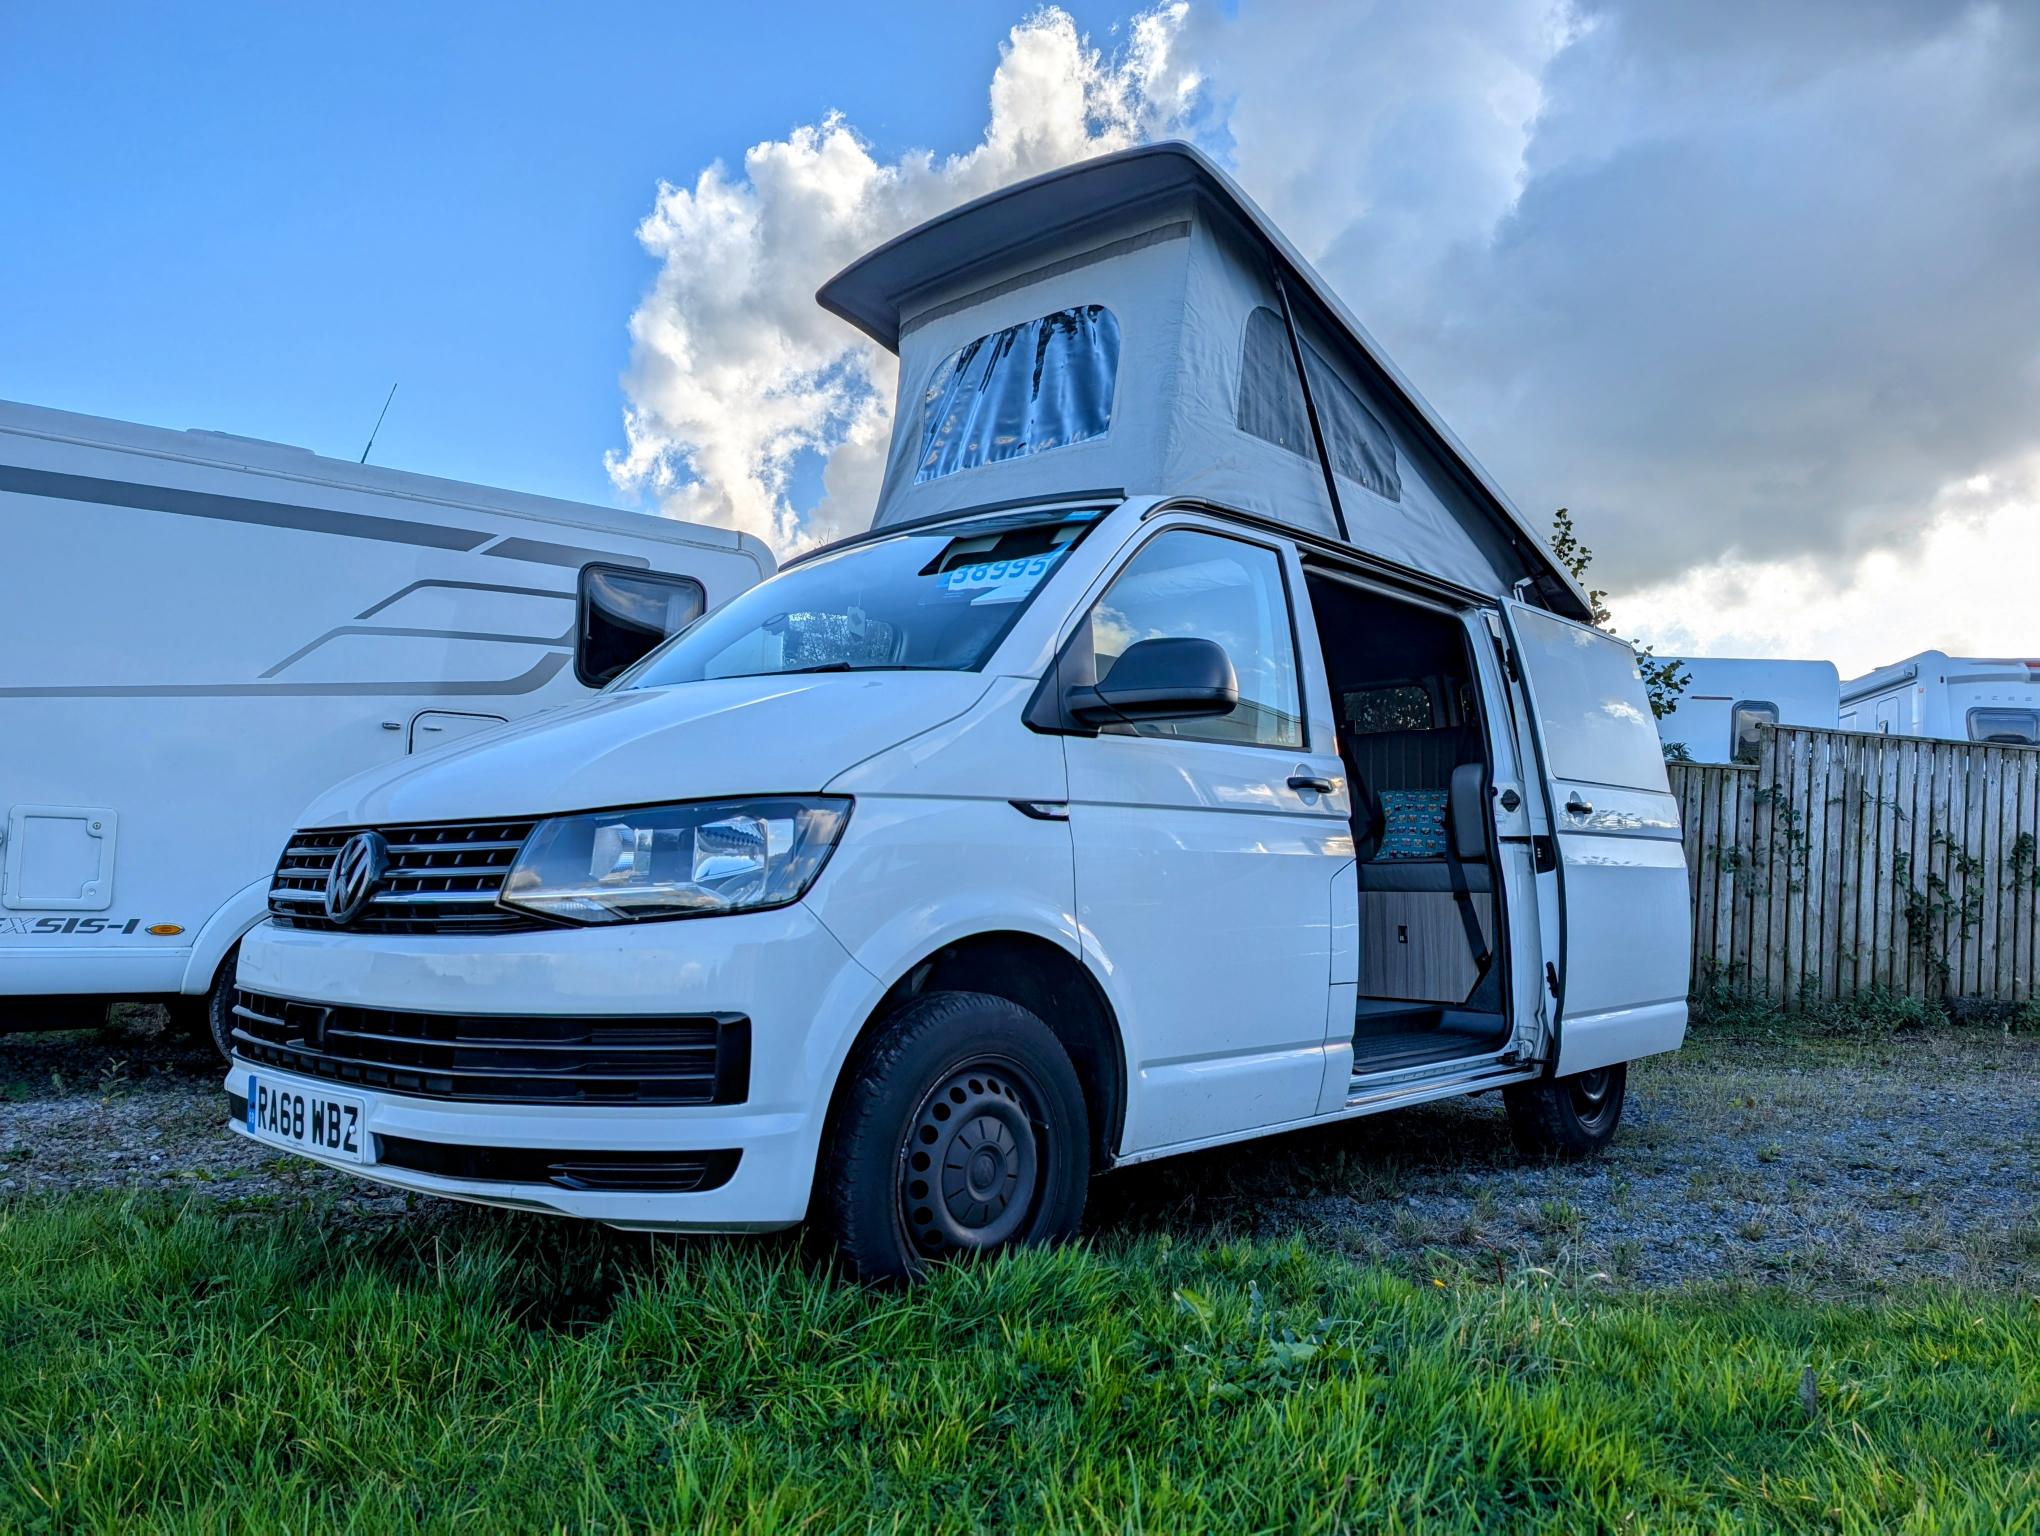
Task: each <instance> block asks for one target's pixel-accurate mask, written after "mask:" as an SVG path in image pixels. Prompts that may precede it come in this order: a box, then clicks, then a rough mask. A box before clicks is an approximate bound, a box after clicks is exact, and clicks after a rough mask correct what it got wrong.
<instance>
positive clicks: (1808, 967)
mask: <svg viewBox="0 0 2040 1536" xmlns="http://www.w3.org/2000/svg"><path fill="white" fill-rule="evenodd" d="M1667 766H1668V767H1669V769H1670V771H1671V781H1672V793H1673V794H1674V795H1676V796H1677V797H1678V799H1679V804H1680V811H1681V814H1682V817H1683V820H1684V825H1685V837H1686V865H1687V873H1688V878H1689V879H1690V881H1691V884H1692V896H1693V986H1694V990H1695V991H1696V992H1697V991H1700V990H1701V989H1703V988H1706V987H1709V986H1713V985H1717V984H1721V985H1727V986H1731V987H1734V988H1737V989H1739V990H1746V991H1748V992H1750V993H1752V994H1754V995H1757V996H1760V997H1765V998H1768V999H1770V1000H1771V1001H1773V1002H1775V1003H1778V1004H1781V1005H1782V1006H1784V1007H1787V1008H1793V1007H1798V1006H1800V1005H1802V1004H1805V1003H1813V1002H1821V1001H1828V1000H1833V999H1839V998H1849V997H1853V996H1856V995H1857V994H1860V993H1864V992H1868V991H1871V990H1873V989H1881V990H1884V991H1888V992H1892V993H1897V994H1902V995H1905V996H1909V997H1915V998H1921V999H1955V998H1978V999H1985V1000H1989V1001H1992V1002H2000V1003H2020V1002H2025V1001H2027V1000H2029V999H2031V998H2033V997H2035V996H2036V995H2040V991H2036V986H2035V973H2036V969H2040V956H2036V952H2035V946H2036V942H2040V867H2036V860H2035V853H2034V844H2035V838H2036V837H2040V750H2035V749H2032V748H2027V747H1991V746H1972V745H1970V744H1969V743H1967V742H1959V741H1922V740H1918V739H1915V738H1911V737H1903V736H1874V735H1866V734H1863V733H1859V732H1855V731H1819V730H1805V729H1801V728H1798V727H1781V728H1779V729H1777V730H1766V731H1764V732H1763V733H1762V740H1761V744H1760V746H1759V749H1758V761H1757V763H1756V765H1755V766H1754V767H1737V766H1716V765H1712V764H1699V763H1672V764H1668V765H1667Z"/></svg>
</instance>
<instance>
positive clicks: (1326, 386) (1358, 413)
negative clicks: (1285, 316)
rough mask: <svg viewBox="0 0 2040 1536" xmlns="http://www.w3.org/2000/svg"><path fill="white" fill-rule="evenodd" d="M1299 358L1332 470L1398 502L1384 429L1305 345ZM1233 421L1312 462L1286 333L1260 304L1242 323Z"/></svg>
mask: <svg viewBox="0 0 2040 1536" xmlns="http://www.w3.org/2000/svg"><path fill="white" fill-rule="evenodd" d="M1303 358H1304V368H1305V370H1306V371H1307V372H1308V373H1309V375H1310V396H1311V401H1312V403H1313V404H1315V405H1316V406H1317V410H1318V424H1319V425H1320V426H1321V427H1323V428H1324V433H1325V446H1326V448H1327V449H1328V450H1329V451H1330V453H1331V456H1332V468H1333V469H1335V470H1336V471H1337V472H1338V473H1339V474H1341V475H1343V476H1344V477H1345V478H1346V479H1348V480H1351V481H1352V482H1353V483H1354V484H1356V485H1363V486H1365V487H1366V488H1367V489H1368V490H1370V491H1372V492H1374V494H1375V495H1377V496H1385V497H1387V498H1388V499H1389V500H1390V501H1401V500H1402V472H1401V470H1400V468H1399V467H1398V466H1397V463H1396V455H1395V442H1394V440H1393V439H1392V438H1390V437H1389V435H1388V429H1387V428H1386V427H1384V426H1383V425H1382V424H1381V422H1380V420H1379V418H1377V417H1376V416H1375V414H1374V413H1373V412H1372V411H1370V410H1368V409H1367V407H1366V406H1365V405H1364V404H1362V403H1361V400H1360V397H1359V396H1358V395H1357V394H1355V393H1354V392H1353V389H1352V386H1351V385H1349V384H1347V382H1346V381H1345V380H1344V379H1343V378H1341V377H1340V376H1339V374H1338V373H1337V372H1336V371H1335V370H1334V369H1333V368H1332V366H1331V364H1329V363H1327V362H1326V361H1325V360H1324V358H1323V357H1322V356H1321V355H1320V354H1319V352H1318V350H1317V348H1315V347H1313V346H1312V345H1311V344H1310V343H1309V342H1308V341H1306V342H1304V344H1303ZM1234 421H1235V423H1236V424H1237V425H1238V427H1239V429H1240V430H1241V431H1242V432H1247V433H1251V434H1252V435H1253V436H1255V437H1258V438H1260V439H1262V440H1263V441H1264V442H1270V443H1273V444H1275V445H1276V446H1277V447H1278V448H1287V449H1288V450H1289V451H1290V452H1291V453H1294V454H1297V455H1299V456H1301V457H1303V458H1306V459H1315V458H1316V457H1317V448H1316V445H1315V444H1313V443H1312V442H1311V437H1310V417H1309V415H1308V414H1307V413H1306V412H1305V410H1304V407H1303V391H1302V390H1301V389H1299V388H1298V387H1297V383H1296V358H1295V354H1294V353H1292V352H1291V351H1290V350H1289V328H1288V327H1287V326H1285V325H1284V324H1283V323H1282V317H1281V316H1280V315H1278V314H1277V313H1275V311H1274V310H1272V309H1270V308H1268V307H1267V306H1266V305H1265V304H1264V305H1261V306H1260V307H1258V308H1257V309H1255V310H1254V311H1253V312H1252V313H1251V314H1249V315H1248V316H1247V332H1246V336H1245V338H1244V340H1243V341H1242V342H1241V343H1240V397H1239V405H1238V408H1237V410H1236V412H1235V416H1234Z"/></svg>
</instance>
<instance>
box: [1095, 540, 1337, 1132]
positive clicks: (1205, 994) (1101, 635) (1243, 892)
mask: <svg viewBox="0 0 2040 1536" xmlns="http://www.w3.org/2000/svg"><path fill="white" fill-rule="evenodd" d="M1301 588H1302V581H1301V576H1300V573H1299V572H1298V571H1297V569H1296V565H1295V555H1294V553H1293V552H1292V551H1290V550H1289V549H1287V548H1286V547H1283V546H1280V545H1277V544H1275V543H1273V542H1265V543H1264V542H1261V541H1258V540H1253V539H1249V538H1242V537H1236V536H1234V535H1232V534H1230V533H1225V534H1220V533H1215V532H1207V531H1205V530H1204V529H1202V528H1197V527H1185V526H1175V527H1165V528H1163V529H1162V530H1161V531H1159V532H1157V533H1155V534H1153V535H1152V536H1151V537H1149V538H1148V539H1147V540H1146V542H1144V543H1143V544H1142V545H1141V546H1140V547H1139V548H1138V549H1136V550H1135V551H1134V553H1133V555H1132V556H1131V558H1129V559H1128V560H1127V561H1126V562H1125V564H1124V565H1123V566H1121V568H1120V569H1119V571H1118V573H1117V574H1116V575H1115V576H1114V577H1113V578H1112V580H1111V583H1110V585H1109V586H1108V587H1107V588H1106V589H1105V591H1104V593H1103V594H1102V595H1101V596H1100V597H1099V598H1098V599H1097V600H1096V601H1095V602H1094V603H1093V604H1092V605H1091V607H1090V609H1089V610H1088V611H1087V612H1086V613H1085V614H1084V615H1083V616H1082V617H1081V618H1080V619H1079V620H1078V623H1077V627H1076V631H1075V633H1074V634H1073V635H1072V636H1071V638H1070V642H1069V644H1068V646H1067V647H1066V648H1065V650H1064V653H1063V654H1064V668H1063V673H1062V678H1063V681H1064V682H1065V683H1068V682H1069V681H1077V682H1091V681H1103V680H1104V678H1105V677H1107V676H1109V674H1110V671H1111V667H1112V664H1113V662H1114V661H1116V660H1117V658H1118V657H1119V656H1120V654H1121V653H1123V652H1124V651H1125V650H1126V648H1127V647H1128V646H1130V645H1132V644H1133V643H1134V642H1135V641H1138V640H1145V639H1152V638H1156V637H1162V636H1196V637H1201V638H1204V639H1208V640H1212V641H1215V642H1217V643H1218V644H1219V645H1221V646H1222V647H1223V648H1224V649H1225V651H1226V653H1227V655H1228V656H1229V657H1230V658H1231V660H1232V664H1233V668H1234V671H1235V673H1236V674H1237V676H1238V679H1239V694H1240V701H1239V703H1238V704H1237V705H1236V706H1235V707H1234V709H1233V710H1232V712H1231V713H1230V714H1227V715H1223V716H1219V717H1216V718H1206V719H1198V720H1178V721H1165V722H1146V723H1142V724H1139V725H1116V726H1107V727H1103V728H1101V729H1100V730H1099V731H1098V733H1097V734H1096V735H1071V736H1067V737H1065V738H1064V740H1065V752H1066V756H1067V761H1068V765H1069V814H1070V830H1071V834H1072V841H1073V843H1074V847H1075V861H1076V897H1077V919H1078V925H1079V928H1080V931H1081V933H1082V940H1083V945H1084V951H1085V957H1086V959H1087V960H1088V961H1089V962H1090V963H1091V965H1092V966H1094V967H1095V968H1096V969H1097V970H1098V972H1099V973H1100V974H1101V975H1103V976H1106V977H1108V978H1109V979H1110V982H1111V989H1112V992H1113V994H1114V1003H1115V1006H1116V1008H1117V1009H1118V1011H1119V1018H1120V1024H1121V1027H1122V1030H1123V1032H1124V1034H1125V1037H1126V1046H1127V1057H1128V1061H1127V1066H1128V1069H1129V1074H1130V1077H1131V1083H1130V1089H1131V1092H1130V1094H1129V1105H1128V1114H1127V1131H1126V1149H1127V1150H1129V1151H1138V1150H1144V1149H1149V1148H1156V1147H1163V1146H1169V1145H1174V1144H1178V1143H1183V1142H1194V1141H1200V1140H1205V1139H1209V1138H1214V1137H1222V1136H1225V1135H1227V1134H1230V1133H1236V1132H1240V1131H1246V1130H1252V1129H1254V1128H1257V1127H1262V1126H1269V1125H1276V1124H1280V1123H1283V1122H1286V1121H1293V1120H1301V1119H1304V1118H1306V1117H1308V1116H1310V1115H1312V1114H1314V1113H1316V1111H1317V1107H1318V1098H1319V1090H1320V1087H1321V1085H1322V1083H1323V1079H1324V1070H1325V1059H1326V1048H1327V1047H1326V1039H1325V1035H1326V1030H1325V1016H1326V1007H1327V1001H1328V996H1329V988H1330V978H1331V967H1332V927H1331V917H1332V910H1333V905H1332V889H1333V882H1334V880H1335V879H1336V878H1338V876H1339V875H1340V874H1341V872H1342V871H1344V870H1346V869H1348V868H1349V867H1350V864H1351V862H1352V838H1351V829H1350V827H1349V825H1348V822H1347V814H1348V812H1347V803H1346V794H1345V782H1344V769H1343V767H1342V766H1341V764H1340V762H1339V759H1338V757H1337V755H1336V753H1334V752H1330V751H1326V752H1321V753H1312V752H1311V751H1310V750H1309V744H1310V733H1309V731H1308V729H1307V726H1306V722H1305V719H1304V710H1303V704H1302V697H1303V693H1304V690H1305V688H1306V686H1310V687H1311V688H1313V690H1314V691H1316V692H1321V691H1322V686H1323V685H1322V681H1321V680H1320V679H1319V678H1318V675H1317V672H1316V671H1315V669H1313V670H1312V671H1310V672H1309V673H1306V672H1305V671H1304V669H1303V667H1302V666H1301V665H1300V661H1299V656H1298V650H1297V644H1296V624H1295V621H1294V618H1293V616H1292V612H1291V602H1292V597H1291V594H1292V593H1294V592H1298V591H1300V590H1301ZM1306 678H1308V679H1309V680H1310V682H1309V684H1308V685H1307V684H1306V681H1305V679H1306ZM1326 745H1327V746H1329V737H1328V734H1327V741H1326ZM1341 1043H1342V1044H1343V1041H1342V1042H1341Z"/></svg>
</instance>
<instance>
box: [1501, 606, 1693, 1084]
mask: <svg viewBox="0 0 2040 1536" xmlns="http://www.w3.org/2000/svg"><path fill="white" fill-rule="evenodd" d="M1505 608H1506V617H1507V621H1508V625H1509V631H1510V635H1511V639H1512V648H1513V649H1514V651H1515V654H1516V658H1517V664H1518V667H1519V669H1520V671H1521V673H1522V676H1523V682H1524V686H1525V687H1526V689H1527V690H1528V692H1529V695H1530V705H1531V716H1532V719H1533V722H1534V730H1533V736H1534V738H1535V741H1536V744H1537V751H1538V756H1539V758H1540V759H1541V761H1540V765H1539V766H1540V769H1541V774H1542V778H1543V788H1544V792H1545V794H1546V796H1547V797H1548V801H1549V812H1550V824H1551V828H1552V833H1553V840H1554V842H1555V843H1556V845H1557V847H1556V852H1557V856H1558V857H1557V871H1556V874H1557V879H1558V883H1559V901H1560V928H1559V933H1560V940H1559V955H1560V959H1559V962H1558V976H1557V983H1558V986H1557V990H1558V994H1559V995H1558V1000H1557V1011H1558V1020H1559V1025H1558V1062H1557V1066H1556V1071H1557V1072H1558V1073H1559V1074H1560V1075H1561V1076H1562V1075H1565V1074H1568V1073H1573V1072H1586V1071H1591V1070H1592V1069H1593V1068H1595V1067H1604V1066H1611V1065H1613V1064H1614V1063H1616V1062H1620V1061H1629V1060H1631V1059H1633V1058H1635V1057H1638V1056H1646V1055H1649V1054H1651V1053H1652V1052H1654V1051H1665V1050H1672V1049H1675V1048H1676V1047H1677V1046H1678V1044H1679V1042H1680V1040H1681V1039H1682V1038H1683V1037H1684V1035H1685V1029H1686V976H1687V969H1688V966H1689V964H1690V953H1691V944H1692V913H1691V910H1690V908H1689V906H1688V902H1687V886H1686V861H1685V854H1684V850H1683V849H1682V847H1681V844H1680V833H1679V810H1678V803H1677V802H1676V801H1675V800H1674V799H1673V798H1672V795H1671V791H1670V788H1669V786H1668V785H1667V783H1666V779H1665V764H1664V751H1663V748H1662V746H1661V745H1660V744H1659V741H1658V734H1657V725H1656V722H1655V721H1654V720H1653V718H1652V716H1651V711H1650V698H1649V695H1648V694H1647V693H1646V692H1645V690H1644V686H1643V679H1642V677H1641V675H1640V674H1639V673H1638V670H1637V666H1636V654H1635V652H1634V651H1632V650H1631V649H1630V647H1629V645H1628V643H1627V642H1626V641H1623V640H1619V639H1617V638H1616V637H1615V636H1613V635H1608V634H1604V633H1603V632H1601V631H1600V630H1598V629H1590V628H1588V627H1587V626H1586V625H1584V624H1575V623H1572V622H1570V621H1568V620H1565V619H1560V618H1557V617H1554V616H1553V615H1551V614H1549V613H1546V612H1544V611H1543V610H1541V609H1537V608H1530V607H1526V606H1524V605H1523V604H1521V603H1509V604H1506V605H1505Z"/></svg>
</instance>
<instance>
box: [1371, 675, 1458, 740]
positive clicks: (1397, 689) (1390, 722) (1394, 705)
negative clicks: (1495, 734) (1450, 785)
mask: <svg viewBox="0 0 2040 1536" xmlns="http://www.w3.org/2000/svg"><path fill="white" fill-rule="evenodd" d="M1339 713H1340V714H1341V715H1343V716H1344V717H1345V726H1346V729H1347V731H1349V732H1350V733H1351V734H1353V735H1355V736H1374V735H1378V734H1380V733H1381V732H1383V731H1428V730H1430V729H1432V728H1433V727H1434V726H1436V725H1437V724H1438V723H1439V722H1438V721H1437V720H1436V719H1434V718H1433V714H1432V709H1431V695H1430V692H1429V690H1428V689H1426V688H1425V687H1424V685H1423V684H1422V683H1389V684H1387V685H1386V686H1384V687H1379V688H1351V689H1348V690H1347V691H1346V692H1345V693H1343V694H1341V695H1340V696H1339ZM1466 718H1468V719H1471V718H1472V711H1471V710H1470V709H1469V710H1468V711H1467V714H1466Z"/></svg>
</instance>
